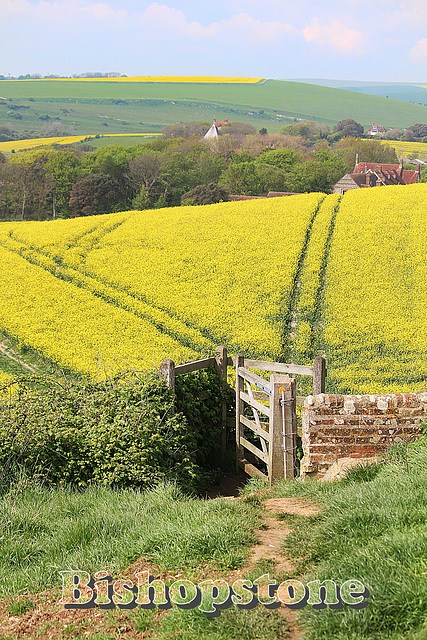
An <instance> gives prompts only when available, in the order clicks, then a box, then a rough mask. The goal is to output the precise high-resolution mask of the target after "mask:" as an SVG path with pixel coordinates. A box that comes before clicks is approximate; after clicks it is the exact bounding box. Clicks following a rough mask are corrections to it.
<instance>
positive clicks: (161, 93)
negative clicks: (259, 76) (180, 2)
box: [0, 80, 427, 135]
mask: <svg viewBox="0 0 427 640" xmlns="http://www.w3.org/2000/svg"><path fill="white" fill-rule="evenodd" d="M0 96H1V98H3V100H2V99H0V126H2V125H8V126H9V127H11V128H12V129H14V130H15V131H17V132H19V133H20V134H21V135H25V134H26V132H29V131H32V132H34V131H40V130H41V128H42V127H43V126H46V125H48V124H55V123H56V124H61V125H63V127H65V129H69V130H72V132H73V133H75V134H76V135H77V134H80V135H87V134H96V133H136V132H146V133H147V132H158V131H160V129H161V128H162V127H164V126H165V125H168V124H172V123H175V122H180V121H183V122H188V121H192V120H198V121H206V122H211V121H212V119H213V117H216V118H217V119H219V120H223V119H225V118H228V119H229V120H230V121H241V122H247V123H251V124H253V125H254V126H255V127H256V128H257V129H259V128H261V127H266V128H267V129H268V130H269V131H271V132H274V131H278V130H279V129H280V127H281V126H283V125H284V124H288V123H289V122H293V121H294V119H302V120H307V119H308V120H317V121H319V122H324V123H327V124H330V125H334V124H336V123H337V122H338V121H339V120H341V119H344V118H354V119H355V120H357V121H358V122H361V123H362V124H363V125H365V126H368V125H370V124H371V123H372V122H380V123H382V124H383V125H384V126H386V127H406V126H409V125H411V124H414V123H416V122H424V121H425V120H426V115H427V107H426V106H423V105H419V104H410V103H409V104H408V103H407V102H404V101H403V100H395V99H387V98H385V97H382V96H374V95H368V94H365V93H358V92H355V91H349V90H345V89H339V88H331V87H323V86H316V85H312V84H308V83H300V82H287V81H280V80H267V81H263V82H261V83H258V84H256V83H253V84H250V83H226V82H224V83H218V84H217V83H190V82H136V81H135V82H114V81H105V80H104V81H83V80H81V81H77V80H73V81H67V80H58V81H48V80H45V81H44V80H33V81H32V80H1V81H0Z"/></svg>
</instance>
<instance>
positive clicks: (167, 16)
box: [141, 3, 219, 39]
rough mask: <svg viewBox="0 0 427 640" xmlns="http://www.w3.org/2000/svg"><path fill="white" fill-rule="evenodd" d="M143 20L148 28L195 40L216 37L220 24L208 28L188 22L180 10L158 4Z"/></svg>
mask: <svg viewBox="0 0 427 640" xmlns="http://www.w3.org/2000/svg"><path fill="white" fill-rule="evenodd" d="M141 19H142V22H143V23H144V24H145V25H146V26H151V27H154V28H157V27H159V28H167V29H170V30H171V31H173V32H174V33H175V34H176V35H179V36H184V37H190V38H195V39H199V38H209V37H212V36H215V35H216V34H217V33H218V30H219V23H218V22H212V23H211V24H210V25H207V26H203V25H202V24H200V22H188V21H187V18H186V16H185V13H184V12H183V11H181V10H180V9H175V8H173V7H168V6H167V5H164V4H157V3H155V4H150V6H149V7H147V9H146V10H145V11H144V12H143V14H142V15H141Z"/></svg>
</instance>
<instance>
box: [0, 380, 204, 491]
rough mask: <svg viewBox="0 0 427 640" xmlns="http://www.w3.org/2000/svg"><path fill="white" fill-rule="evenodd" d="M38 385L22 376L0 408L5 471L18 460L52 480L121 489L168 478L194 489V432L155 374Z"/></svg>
mask: <svg viewBox="0 0 427 640" xmlns="http://www.w3.org/2000/svg"><path fill="white" fill-rule="evenodd" d="M33 382H34V381H33ZM44 383H45V384H44V388H43V389H42V390H41V389H36V388H34V384H29V383H28V381H27V382H22V381H21V382H20V383H19V384H18V391H17V393H16V396H15V397H16V399H15V400H14V401H13V402H12V403H11V404H10V405H3V406H2V407H0V441H1V443H2V447H1V449H0V468H1V467H3V475H4V474H5V473H7V472H8V470H10V467H11V466H12V467H13V466H14V465H16V464H21V465H23V466H24V467H25V468H26V470H27V471H29V472H30V473H42V474H43V476H44V477H45V478H46V481H47V482H49V483H51V484H56V483H70V484H73V485H78V486H86V485H89V484H92V483H94V484H103V485H114V486H118V487H124V486H142V485H147V484H157V483H158V482H160V481H162V480H165V479H167V480H175V481H177V482H179V483H180V484H181V485H183V486H185V487H186V488H187V489H190V490H194V489H195V488H196V487H197V485H198V483H199V482H200V479H201V469H200V467H199V465H198V464H197V461H196V450H197V446H198V441H200V433H197V430H196V428H195V427H194V426H193V427H190V428H189V426H188V424H187V421H186V419H185V417H184V416H183V415H182V414H179V413H174V412H173V410H172V409H173V393H172V392H171V391H170V390H169V389H168V388H167V386H166V383H165V382H164V381H163V380H160V379H159V378H158V376H157V374H154V373H151V374H147V375H144V376H141V377H135V378H133V379H130V380H127V381H126V382H121V383H119V382H117V381H109V382H105V383H88V382H76V381H73V382H70V381H67V382H65V383H63V384H58V383H53V382H50V384H46V381H44ZM192 424H194V422H193V423H192Z"/></svg>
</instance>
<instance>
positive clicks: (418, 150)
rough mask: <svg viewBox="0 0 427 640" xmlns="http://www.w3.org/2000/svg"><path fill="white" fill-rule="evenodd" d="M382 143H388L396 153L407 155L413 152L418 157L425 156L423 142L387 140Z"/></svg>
mask: <svg viewBox="0 0 427 640" xmlns="http://www.w3.org/2000/svg"><path fill="white" fill-rule="evenodd" d="M384 144H388V145H389V146H390V147H393V149H394V150H395V151H396V153H397V155H398V156H399V155H400V156H401V155H405V156H409V154H412V153H415V154H416V155H417V157H418V158H420V159H421V158H427V144H426V143H425V142H401V141H400V140H387V141H385V142H384Z"/></svg>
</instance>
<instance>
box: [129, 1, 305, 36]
mask: <svg viewBox="0 0 427 640" xmlns="http://www.w3.org/2000/svg"><path fill="white" fill-rule="evenodd" d="M141 20H142V22H143V24H144V25H145V26H146V27H150V28H151V29H153V31H154V32H157V30H159V29H160V30H161V29H164V28H166V29H169V30H170V31H171V32H172V33H173V34H174V36H177V37H180V38H189V39H193V40H202V39H213V38H221V39H222V38H226V39H238V41H239V42H240V43H242V44H243V45H245V43H246V44H247V45H250V44H251V43H253V42H273V41H277V40H278V39H280V38H283V37H284V36H289V35H299V34H300V32H299V30H298V29H296V28H295V27H293V26H292V25H290V24H286V23H282V22H278V21H272V22H261V21H260V20H255V19H254V18H253V17H252V16H250V15H249V14H248V13H238V14H235V15H233V16H231V17H230V18H225V19H222V20H221V21H219V22H211V23H209V24H206V25H203V24H201V23H200V22H195V21H192V22H190V21H188V20H187V18H186V16H185V14H184V12H183V11H181V10H180V9H175V8H173V7H169V6H167V5H163V4H162V5H161V4H157V3H154V4H151V5H150V6H149V7H147V9H146V10H145V11H144V12H143V14H142V16H141Z"/></svg>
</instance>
